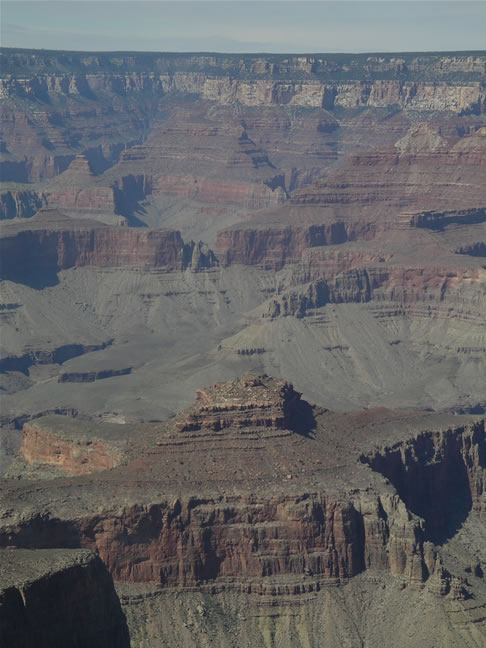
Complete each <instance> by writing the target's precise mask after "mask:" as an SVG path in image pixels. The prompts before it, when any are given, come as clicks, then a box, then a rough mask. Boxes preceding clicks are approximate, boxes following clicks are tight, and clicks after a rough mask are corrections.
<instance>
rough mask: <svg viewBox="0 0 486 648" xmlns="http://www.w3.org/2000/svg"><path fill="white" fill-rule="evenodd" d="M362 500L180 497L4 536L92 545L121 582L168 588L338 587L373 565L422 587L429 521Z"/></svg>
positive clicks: (41, 523) (22, 542) (383, 501)
mask: <svg viewBox="0 0 486 648" xmlns="http://www.w3.org/2000/svg"><path fill="white" fill-rule="evenodd" d="M354 500H355V501H354V502H353V501H352V500H351V499H348V500H347V501H346V500H345V501H343V500H342V499H341V498H340V497H339V496H338V497H336V496H332V495H325V494H317V493H310V494H309V493H302V495H299V496H295V495H294V496H288V497H285V496H276V497H266V498H262V497H260V496H256V495H255V496H250V497H244V496H242V497H237V498H230V499H229V500H228V499H227V498H223V499H219V498H208V497H197V496H196V497H191V498H189V499H185V498H176V500H174V501H172V502H167V501H166V502H160V503H158V504H152V505H149V506H145V505H134V506H131V507H125V508H124V509H123V510H120V511H118V513H117V514H116V515H112V514H109V513H108V512H106V513H100V514H98V515H96V516H94V517H84V518H82V519H78V520H72V521H68V520H58V519H57V520H56V519H47V518H44V517H41V516H34V517H33V518H32V519H31V520H30V521H28V522H26V523H24V524H22V525H19V526H17V527H16V528H13V529H12V528H11V529H9V530H4V531H3V532H2V533H0V543H1V545H2V546H4V545H5V544H6V543H8V544H9V545H13V546H18V547H23V548H30V547H42V548H48V547H57V546H61V547H78V546H81V547H88V548H91V549H95V550H96V551H97V552H99V554H100V556H101V558H102V559H103V561H104V562H105V564H106V565H107V567H108V569H109V571H110V572H111V574H112V576H113V578H114V579H115V580H119V581H128V582H140V583H143V582H145V583H159V584H161V585H165V586H179V587H187V586H195V585H198V584H202V583H204V582H207V581H214V580H216V581H218V580H219V581H221V584H226V585H227V586H229V587H230V588H231V583H234V584H235V585H234V587H236V588H237V589H239V588H241V587H243V588H244V589H245V588H248V591H252V588H251V586H250V585H246V586H245V582H246V581H248V579H250V580H253V579H257V582H256V583H255V585H254V587H256V588H257V589H256V590H255V591H262V592H263V591H265V589H266V586H265V581H261V580H260V579H262V578H265V577H268V576H279V575H280V576H284V575H299V574H300V575H305V574H307V575H311V576H314V578H315V579H317V580H318V581H319V582H321V583H323V584H335V583H338V582H340V581H345V580H347V579H349V578H351V577H353V576H355V575H357V574H358V573H360V572H362V571H363V570H365V569H368V568H370V569H375V568H378V569H386V570H390V572H391V573H392V574H393V575H394V576H396V577H400V578H403V579H404V580H406V581H407V582H409V583H411V584H415V585H419V584H420V583H422V582H423V581H424V580H426V578H427V576H428V567H427V565H426V562H427V561H428V562H429V563H430V569H432V568H433V561H434V559H435V556H434V552H433V547H432V546H431V545H430V546H428V545H427V546H426V547H425V548H424V535H423V529H422V525H421V522H420V520H418V519H417V518H414V517H413V516H412V517H411V516H410V513H408V512H407V510H406V508H405V506H404V505H403V503H402V502H400V500H399V499H398V498H397V497H394V496H392V497H387V496H385V497H382V498H378V499H376V498H373V497H370V496H367V495H366V494H365V493H363V494H360V495H359V496H358V497H357V498H356V495H355V497H354ZM357 507H358V508H357ZM311 586H312V587H315V585H311ZM269 587H270V588H271V589H270V590H267V593H270V592H271V591H272V588H274V587H275V584H274V583H269ZM283 587H284V590H282V591H283V592H284V591H285V587H286V586H285V585H283ZM289 593H292V590H290V592H289Z"/></svg>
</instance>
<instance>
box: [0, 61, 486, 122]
mask: <svg viewBox="0 0 486 648" xmlns="http://www.w3.org/2000/svg"><path fill="white" fill-rule="evenodd" d="M3 53H4V58H5V63H6V65H5V72H6V73H7V74H5V76H4V78H3V79H2V81H3V84H2V92H3V95H4V97H7V96H11V95H14V94H20V95H24V96H45V95H46V94H49V93H57V94H65V95H68V94H72V95H85V96H89V95H90V94H91V93H97V92H111V93H113V92H117V93H119V94H129V93H137V92H141V91H144V92H149V93H150V92H152V93H154V92H155V93H161V92H165V93H166V92H170V91H178V92H184V93H191V94H199V95H201V96H203V97H204V98H209V99H217V100H218V101H220V102H223V103H225V102H233V101H234V100H238V101H240V102H241V103H243V104H253V105H265V104H266V105H270V104H273V103H293V104H296V105H312V106H316V105H320V106H323V105H324V107H326V108H327V107H332V106H333V105H342V106H353V107H354V106H357V105H371V106H383V105H389V104H399V105H402V106H411V107H415V108H417V109H426V110H431V109H432V110H433V109H439V110H443V109H444V108H446V109H452V110H456V111H460V110H480V109H481V108H482V106H483V101H484V96H483V94H482V93H481V85H480V83H479V82H480V78H481V74H484V66H485V57H484V55H481V54H478V55H476V56H447V55H428V56H424V55H421V56H420V55H401V56H400V57H393V56H383V57H373V56H369V55H342V56H339V55H330V56H328V57H325V56H301V57H299V56H290V57H289V56H282V55H273V56H272V55H268V56H264V57H262V56H252V55H247V56H237V55H221V54H218V55H209V56H207V55H194V54H186V55H178V56H173V55H161V54H154V55H134V56H125V57H114V56H113V55H110V54H101V55H98V56H86V55H82V54H81V55H73V54H71V55H68V56H64V57H62V59H61V57H60V56H59V54H56V53H52V54H51V55H45V54H42V53H39V52H36V53H30V56H29V53H27V52H21V51H15V50H3ZM101 67H103V68H104V69H105V70H106V69H109V71H108V72H101V71H100V68H101ZM9 68H11V69H12V70H14V69H15V72H16V77H12V76H8V72H9ZM22 68H24V69H23V74H22V76H21V75H20V74H19V71H21V70H22ZM69 68H71V71H70V70H69ZM73 68H76V71H75V72H74V71H73ZM110 68H111V69H110ZM144 68H145V69H144ZM370 77H371V78H372V79H373V78H374V79H376V80H375V81H373V80H370ZM343 81H344V82H343Z"/></svg>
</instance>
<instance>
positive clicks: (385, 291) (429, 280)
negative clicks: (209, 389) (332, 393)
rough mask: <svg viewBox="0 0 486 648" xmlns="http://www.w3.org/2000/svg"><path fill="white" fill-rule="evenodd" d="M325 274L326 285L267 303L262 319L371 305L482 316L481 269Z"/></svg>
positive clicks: (320, 281)
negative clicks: (329, 306)
mask: <svg viewBox="0 0 486 648" xmlns="http://www.w3.org/2000/svg"><path fill="white" fill-rule="evenodd" d="M314 270H316V269H315V268H314ZM326 270H327V274H328V276H329V279H317V280H315V281H313V282H311V283H310V284H304V285H303V286H301V287H300V288H298V289H294V290H288V291H284V292H282V294H281V295H279V296H278V297H275V298H272V299H270V300H269V302H268V305H267V308H266V311H264V316H268V317H278V316H288V315H293V316H296V317H304V316H305V315H306V313H307V312H308V311H311V310H313V309H317V308H321V307H322V306H325V305H326V304H343V303H364V302H370V301H372V300H373V301H374V303H375V307H376V308H379V307H382V308H384V307H386V306H385V304H389V306H388V308H393V306H392V305H393V304H395V307H398V308H400V309H402V310H403V312H406V313H409V314H411V315H414V314H415V315H419V314H420V312H421V311H422V312H423V314H424V315H427V316H429V317H430V316H432V315H434V316H435V317H443V318H449V319H454V318H459V319H461V318H463V319H465V320H471V321H473V320H474V319H477V320H478V321H480V320H481V319H482V318H483V317H484V313H485V312H486V301H485V300H484V297H483V296H482V292H483V291H482V287H483V286H484V281H485V278H486V275H485V274H484V270H481V269H478V270H464V269H461V268H437V267H428V268H426V269H424V268H403V267H393V266H388V267H387V266H385V265H383V266H378V267H370V266H368V267H367V268H359V269H358V268H356V269H351V270H346V271H344V272H338V273H337V274H336V275H333V274H332V272H330V269H329V268H326ZM316 274H317V273H316ZM451 308H453V309H454V313H453V314H452V313H451ZM478 350H479V349H478Z"/></svg>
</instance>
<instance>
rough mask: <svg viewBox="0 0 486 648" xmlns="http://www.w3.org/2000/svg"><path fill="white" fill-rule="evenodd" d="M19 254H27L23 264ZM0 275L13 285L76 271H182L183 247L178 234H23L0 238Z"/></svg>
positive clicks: (81, 230) (79, 230) (83, 229)
mask: <svg viewBox="0 0 486 648" xmlns="http://www.w3.org/2000/svg"><path fill="white" fill-rule="evenodd" d="M22 250H29V256H28V258H27V259H26V258H25V257H24V256H23V255H22V252H21V251H22ZM0 255H1V259H2V266H1V269H2V276H3V278H8V279H12V280H15V279H16V278H17V277H21V276H26V275H28V274H33V273H36V272H39V271H41V272H43V273H49V272H51V273H52V272H54V273H55V272H57V271H59V270H64V269H66V268H72V267H81V266H90V265H94V266H100V267H109V266H123V265H132V266H133V265H135V266H143V267H146V268H158V269H161V270H166V271H170V270H182V269H184V242H183V240H182V237H181V235H180V233H179V232H174V231H170V230H150V231H149V230H145V229H131V228H122V227H120V228H115V227H114V228H108V227H96V226H95V227H92V228H90V227H89V225H86V226H83V225H79V223H78V224H77V226H76V224H74V225H73V226H72V229H69V221H67V223H66V224H65V226H64V228H62V229H59V228H53V229H41V228H40V227H38V228H32V229H23V230H20V231H18V232H15V233H12V234H9V232H8V231H6V232H5V234H4V236H3V237H2V238H1V239H0Z"/></svg>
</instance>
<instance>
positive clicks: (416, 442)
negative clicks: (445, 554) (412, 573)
mask: <svg viewBox="0 0 486 648" xmlns="http://www.w3.org/2000/svg"><path fill="white" fill-rule="evenodd" d="M361 461H363V462H365V463H368V464H369V466H370V467H371V468H372V469H373V470H375V471H376V472H379V473H381V474H382V475H383V476H384V477H386V478H387V479H389V480H390V482H391V483H392V484H393V485H394V487H395V488H396V490H397V493H398V494H399V496H400V498H401V499H402V500H403V502H405V505H406V506H407V509H408V510H410V511H411V512H413V513H415V514H416V515H418V516H419V517H421V518H422V519H423V520H424V521H425V537H426V538H427V539H428V540H431V541H432V542H433V543H434V544H442V543H443V542H445V541H446V540H447V539H448V538H450V537H452V536H453V535H454V534H455V533H456V531H457V530H458V528H459V527H460V526H461V525H462V524H463V522H464V520H465V519H466V518H467V516H468V515H469V513H470V512H471V511H473V512H474V513H476V514H478V515H480V516H482V517H484V516H486V436H485V428H484V421H481V422H479V423H477V424H476V425H472V426H467V427H464V428H456V429H449V430H445V431H444V432H429V433H425V434H420V435H418V436H417V437H415V438H413V439H409V440H407V441H404V442H399V443H396V444H394V445H393V446H391V447H384V448H380V449H379V450H377V451H376V452H375V453H373V454H372V455H368V456H362V457H361Z"/></svg>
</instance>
